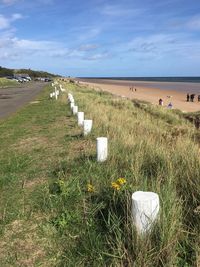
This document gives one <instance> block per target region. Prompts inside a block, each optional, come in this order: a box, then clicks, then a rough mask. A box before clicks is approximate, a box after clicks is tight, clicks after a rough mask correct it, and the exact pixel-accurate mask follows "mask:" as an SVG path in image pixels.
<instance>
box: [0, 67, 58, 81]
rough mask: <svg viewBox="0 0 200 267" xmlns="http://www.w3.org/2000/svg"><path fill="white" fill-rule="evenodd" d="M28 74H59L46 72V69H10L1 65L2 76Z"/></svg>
mask: <svg viewBox="0 0 200 267" xmlns="http://www.w3.org/2000/svg"><path fill="white" fill-rule="evenodd" d="M20 73H23V74H28V75H29V76H30V77H31V78H33V79H34V78H36V77H56V76H59V75H54V74H52V73H49V72H46V71H35V70H31V69H17V70H14V69H8V68H4V67H1V66H0V77H8V76H14V75H15V74H20Z"/></svg>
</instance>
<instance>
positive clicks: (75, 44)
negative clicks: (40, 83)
mask: <svg viewBox="0 0 200 267" xmlns="http://www.w3.org/2000/svg"><path fill="white" fill-rule="evenodd" d="M0 66H4V67H10V68H31V69H36V70H46V71H50V72H53V73H57V74H61V75H64V76H68V75H70V76H75V77H78V76H200V1H199V0H190V1H188V0H159V1H156V0H121V1H118V0H115V1H110V0H107V1H105V0H73V1H72V0H66V1H64V0H63V1H61V0H60V1H59V0H34V1H31V0H0Z"/></svg>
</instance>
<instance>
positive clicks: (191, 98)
mask: <svg viewBox="0 0 200 267" xmlns="http://www.w3.org/2000/svg"><path fill="white" fill-rule="evenodd" d="M194 97H195V94H191V95H190V100H191V102H194Z"/></svg>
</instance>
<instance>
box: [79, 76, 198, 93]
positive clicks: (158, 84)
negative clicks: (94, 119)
mask: <svg viewBox="0 0 200 267" xmlns="http://www.w3.org/2000/svg"><path fill="white" fill-rule="evenodd" d="M79 79H80V80H83V81H86V82H94V83H109V84H118V83H120V84H121V85H126V86H135V87H137V85H138V86H141V87H146V88H159V89H161V90H162V89H163V90H174V91H179V92H185V93H194V94H200V77H80V78H79ZM118 81H119V82H118ZM123 82H124V83H123Z"/></svg>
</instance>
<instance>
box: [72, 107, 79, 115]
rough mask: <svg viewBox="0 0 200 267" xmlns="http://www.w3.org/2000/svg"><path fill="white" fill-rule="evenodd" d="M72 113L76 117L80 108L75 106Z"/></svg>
mask: <svg viewBox="0 0 200 267" xmlns="http://www.w3.org/2000/svg"><path fill="white" fill-rule="evenodd" d="M72 112H73V114H74V115H76V114H77V113H78V106H73V108H72Z"/></svg>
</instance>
